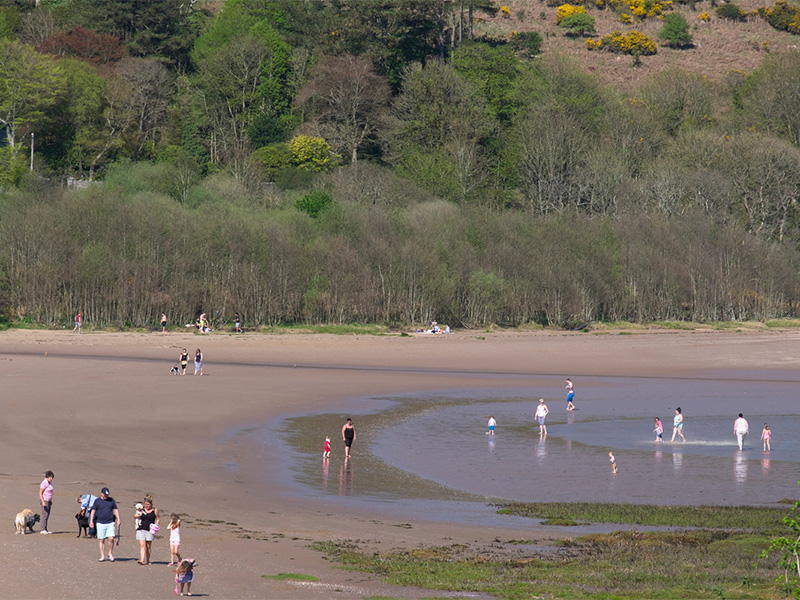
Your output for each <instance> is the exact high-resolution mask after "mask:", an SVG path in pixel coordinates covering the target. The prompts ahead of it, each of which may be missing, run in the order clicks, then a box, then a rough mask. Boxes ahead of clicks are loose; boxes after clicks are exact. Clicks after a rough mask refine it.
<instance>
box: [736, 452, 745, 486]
mask: <svg viewBox="0 0 800 600" xmlns="http://www.w3.org/2000/svg"><path fill="white" fill-rule="evenodd" d="M733 477H734V479H735V480H736V483H737V484H738V485H742V484H744V483H745V482H746V481H747V457H746V456H745V455H744V454H742V453H741V452H740V453H739V454H737V455H736V458H735V459H734V461H733Z"/></svg>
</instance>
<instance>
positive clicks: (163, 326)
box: [161, 313, 167, 333]
mask: <svg viewBox="0 0 800 600" xmlns="http://www.w3.org/2000/svg"><path fill="white" fill-rule="evenodd" d="M166 330H167V315H166V313H161V333H164V332H165V331H166Z"/></svg>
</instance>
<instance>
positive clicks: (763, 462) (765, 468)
mask: <svg viewBox="0 0 800 600" xmlns="http://www.w3.org/2000/svg"><path fill="white" fill-rule="evenodd" d="M761 471H763V473H764V475H767V474H769V459H768V458H762V459H761Z"/></svg>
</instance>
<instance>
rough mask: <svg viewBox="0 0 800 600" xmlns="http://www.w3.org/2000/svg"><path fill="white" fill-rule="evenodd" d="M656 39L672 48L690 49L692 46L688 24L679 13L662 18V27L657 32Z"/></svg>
mask: <svg viewBox="0 0 800 600" xmlns="http://www.w3.org/2000/svg"><path fill="white" fill-rule="evenodd" d="M658 37H660V38H661V39H662V40H665V41H666V42H667V44H668V45H669V46H671V47H672V48H691V47H692V45H693V44H692V35H691V34H690V33H689V24H688V23H687V22H686V19H685V18H684V16H683V15H682V14H680V13H670V14H668V15H666V16H665V17H664V27H662V28H661V30H660V31H659V32H658Z"/></svg>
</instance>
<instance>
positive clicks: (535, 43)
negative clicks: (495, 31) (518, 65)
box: [508, 31, 542, 58]
mask: <svg viewBox="0 0 800 600" xmlns="http://www.w3.org/2000/svg"><path fill="white" fill-rule="evenodd" d="M508 44H509V46H511V47H512V48H513V49H514V52H517V53H518V54H519V55H520V56H524V57H526V58H533V57H535V56H536V55H537V54H539V48H541V47H542V36H541V35H540V34H539V33H537V32H535V31H521V32H520V33H518V34H516V35H515V36H512V38H511V39H510V40H509V42H508Z"/></svg>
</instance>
